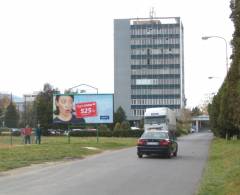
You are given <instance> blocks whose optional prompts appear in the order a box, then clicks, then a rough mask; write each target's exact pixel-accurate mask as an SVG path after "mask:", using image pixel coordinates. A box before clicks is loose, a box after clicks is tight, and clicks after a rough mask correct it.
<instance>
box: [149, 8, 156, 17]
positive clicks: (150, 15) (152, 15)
mask: <svg viewBox="0 0 240 195" xmlns="http://www.w3.org/2000/svg"><path fill="white" fill-rule="evenodd" d="M149 17H150V18H152V19H153V18H154V17H156V12H155V10H154V7H151V9H150V12H149Z"/></svg>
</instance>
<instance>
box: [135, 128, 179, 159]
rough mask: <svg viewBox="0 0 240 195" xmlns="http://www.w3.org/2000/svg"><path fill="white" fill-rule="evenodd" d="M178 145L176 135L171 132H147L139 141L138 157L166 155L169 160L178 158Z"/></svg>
mask: <svg viewBox="0 0 240 195" xmlns="http://www.w3.org/2000/svg"><path fill="white" fill-rule="evenodd" d="M177 152H178V144H177V141H176V137H175V135H174V134H173V133H172V132H171V131H165V130H163V131H159V130H152V131H145V132H144V133H143V134H142V136H141V137H140V138H139V139H138V143H137V155H138V157H139V158H142V157H143V155H152V154H155V155H166V156H167V157H168V158H171V157H172V155H173V156H177Z"/></svg>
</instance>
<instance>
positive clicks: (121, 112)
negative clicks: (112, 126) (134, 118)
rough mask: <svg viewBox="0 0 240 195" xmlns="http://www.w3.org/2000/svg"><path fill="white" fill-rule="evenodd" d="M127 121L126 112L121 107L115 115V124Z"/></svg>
mask: <svg viewBox="0 0 240 195" xmlns="http://www.w3.org/2000/svg"><path fill="white" fill-rule="evenodd" d="M126 119H127V117H126V114H125V111H124V110H123V108H122V107H121V106H120V107H118V109H117V111H116V112H115V113H114V123H117V122H119V123H122V122H123V121H125V120H126Z"/></svg>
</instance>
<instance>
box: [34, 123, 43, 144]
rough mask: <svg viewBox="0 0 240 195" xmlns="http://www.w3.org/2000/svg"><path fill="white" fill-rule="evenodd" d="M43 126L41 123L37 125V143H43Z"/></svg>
mask: <svg viewBox="0 0 240 195" xmlns="http://www.w3.org/2000/svg"><path fill="white" fill-rule="evenodd" d="M41 133H42V132H41V128H40V124H38V125H37V128H36V129H35V136H36V139H35V143H36V144H41Z"/></svg>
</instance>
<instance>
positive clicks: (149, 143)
mask: <svg viewBox="0 0 240 195" xmlns="http://www.w3.org/2000/svg"><path fill="white" fill-rule="evenodd" d="M147 145H158V142H148V143H147Z"/></svg>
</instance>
